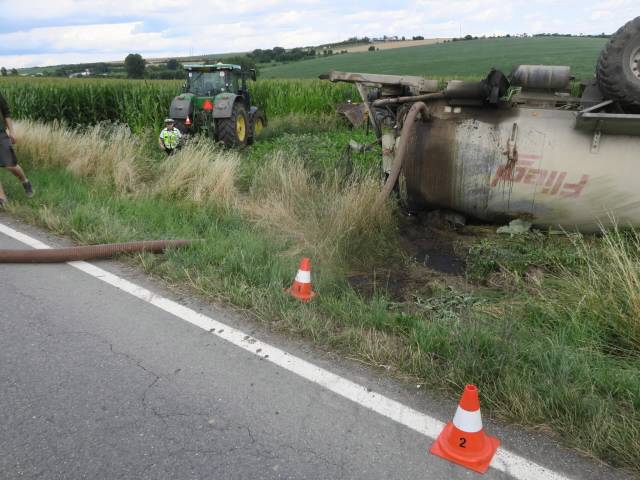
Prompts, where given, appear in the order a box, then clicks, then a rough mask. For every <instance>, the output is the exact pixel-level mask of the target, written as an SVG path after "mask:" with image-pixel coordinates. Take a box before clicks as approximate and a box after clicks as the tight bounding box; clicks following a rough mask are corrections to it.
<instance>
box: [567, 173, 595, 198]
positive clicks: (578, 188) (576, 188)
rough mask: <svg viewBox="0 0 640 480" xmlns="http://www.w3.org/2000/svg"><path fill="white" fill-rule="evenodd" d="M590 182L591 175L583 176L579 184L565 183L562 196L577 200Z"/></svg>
mask: <svg viewBox="0 0 640 480" xmlns="http://www.w3.org/2000/svg"><path fill="white" fill-rule="evenodd" d="M588 181H589V175H582V178H581V179H580V181H579V182H578V183H565V184H564V185H563V187H562V192H560V196H561V197H564V198H576V197H579V196H580V193H582V189H583V188H584V186H585V185H586V184H587V182H588Z"/></svg>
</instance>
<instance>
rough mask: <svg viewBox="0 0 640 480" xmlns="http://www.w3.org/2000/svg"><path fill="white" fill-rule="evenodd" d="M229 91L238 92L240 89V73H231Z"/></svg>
mask: <svg viewBox="0 0 640 480" xmlns="http://www.w3.org/2000/svg"><path fill="white" fill-rule="evenodd" d="M229 77H230V78H229V91H231V92H233V93H238V92H239V91H240V84H239V83H238V75H233V74H232V75H229Z"/></svg>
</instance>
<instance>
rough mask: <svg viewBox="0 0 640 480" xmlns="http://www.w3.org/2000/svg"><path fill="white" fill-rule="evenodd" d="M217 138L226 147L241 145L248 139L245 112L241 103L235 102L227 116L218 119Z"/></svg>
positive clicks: (247, 124)
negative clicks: (229, 114)
mask: <svg viewBox="0 0 640 480" xmlns="http://www.w3.org/2000/svg"><path fill="white" fill-rule="evenodd" d="M217 126H218V135H217V136H218V140H220V141H222V142H224V144H225V146H227V147H243V146H245V145H246V144H247V141H248V139H249V122H248V121H247V112H246V111H245V109H244V106H243V105H242V104H241V103H236V104H235V105H234V106H233V110H232V111H231V116H230V117H229V118H221V119H218V125H217Z"/></svg>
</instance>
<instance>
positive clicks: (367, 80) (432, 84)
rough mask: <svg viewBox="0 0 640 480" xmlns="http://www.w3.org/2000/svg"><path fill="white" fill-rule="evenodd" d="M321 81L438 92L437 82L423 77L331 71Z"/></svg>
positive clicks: (416, 91) (416, 93)
mask: <svg viewBox="0 0 640 480" xmlns="http://www.w3.org/2000/svg"><path fill="white" fill-rule="evenodd" d="M320 78H321V79H323V80H329V81H330V82H348V83H363V84H368V85H378V86H380V85H385V86H387V87H392V86H397V87H407V88H409V89H410V90H411V93H413V94H415V95H418V94H420V93H433V92H437V91H438V81H437V80H427V79H426V78H423V77H414V76H411V75H381V74H377V73H352V72H339V71H337V70H332V71H330V72H329V73H327V74H326V75H321V76H320Z"/></svg>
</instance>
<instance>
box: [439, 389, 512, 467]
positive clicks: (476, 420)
mask: <svg viewBox="0 0 640 480" xmlns="http://www.w3.org/2000/svg"><path fill="white" fill-rule="evenodd" d="M499 445H500V440H498V439H497V438H495V437H490V436H489V435H487V434H486V433H484V431H483V430H482V417H481V416H480V400H479V398H478V387H476V386H475V385H467V386H466V387H465V389H464V392H463V393H462V398H461V399H460V403H459V404H458V409H457V410H456V414H455V416H454V417H453V422H449V423H447V425H446V426H445V427H444V429H443V430H442V432H440V435H439V436H438V439H437V440H436V441H435V443H434V444H433V445H432V446H431V450H430V452H431V453H433V454H434V455H438V456H439V457H442V458H445V459H447V460H449V461H451V462H453V463H457V464H458V465H462V466H463V467H467V468H470V469H471V470H475V471H476V472H479V473H484V472H486V471H487V470H488V469H489V464H490V463H491V459H492V458H493V456H494V455H495V453H496V450H497V449H498V446H499Z"/></svg>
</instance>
